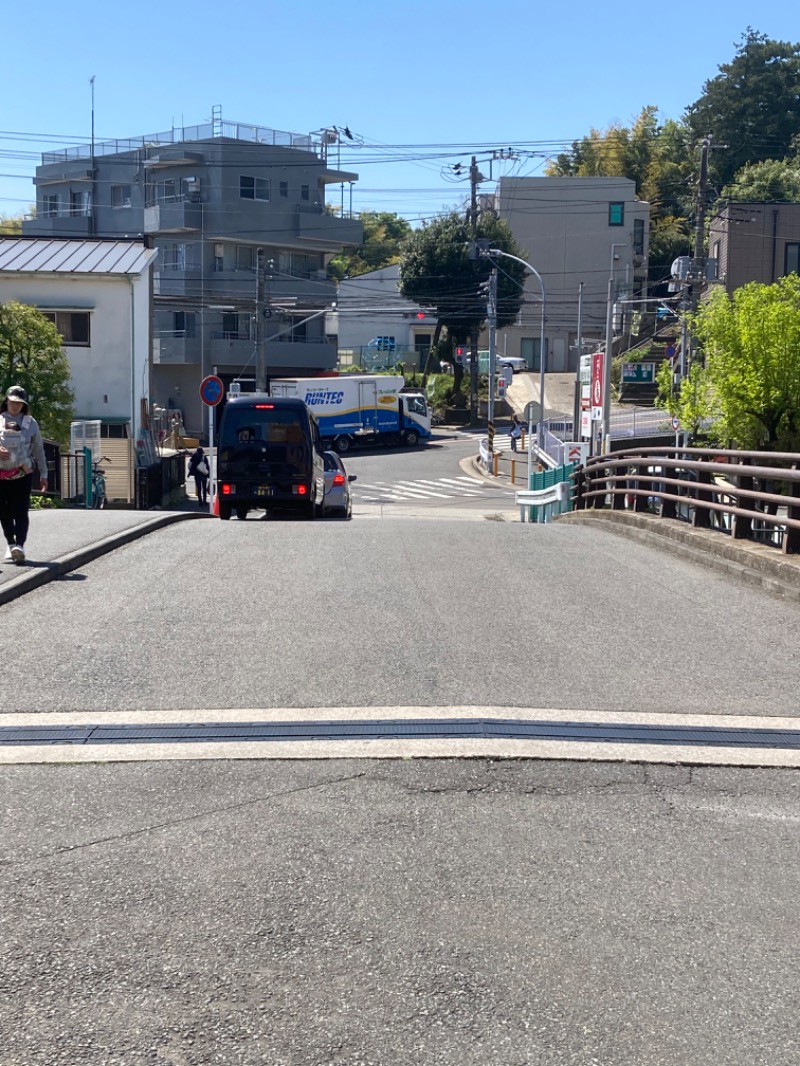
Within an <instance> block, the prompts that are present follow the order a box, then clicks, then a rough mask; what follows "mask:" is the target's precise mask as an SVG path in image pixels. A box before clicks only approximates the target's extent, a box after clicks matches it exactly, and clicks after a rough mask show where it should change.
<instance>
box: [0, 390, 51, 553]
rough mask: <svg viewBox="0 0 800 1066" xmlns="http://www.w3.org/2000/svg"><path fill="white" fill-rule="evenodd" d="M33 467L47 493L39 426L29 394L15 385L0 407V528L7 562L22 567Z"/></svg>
mask: <svg viewBox="0 0 800 1066" xmlns="http://www.w3.org/2000/svg"><path fill="white" fill-rule="evenodd" d="M34 467H35V468H36V470H37V473H38V478H39V481H38V485H39V488H40V489H41V491H42V492H46V491H47V459H46V458H45V454H44V443H43V442H42V435H41V433H40V432H39V424H38V423H37V421H36V419H35V418H34V417H33V416H32V415H30V414H29V413H28V394H27V393H26V392H25V390H24V389H23V388H22V386H21V385H12V386H11V387H10V388H9V390H8V392H6V395H5V398H4V400H3V402H2V404H0V526H1V527H2V530H3V536H4V537H5V538H6V543H7V544H8V547H7V548H6V554H5V559H4V561H5V562H7V563H12V562H13V563H16V564H17V566H22V564H23V563H24V562H25V541H26V540H27V538H28V526H29V522H30V520H29V518H28V511H29V509H30V505H31V487H32V485H33V473H34Z"/></svg>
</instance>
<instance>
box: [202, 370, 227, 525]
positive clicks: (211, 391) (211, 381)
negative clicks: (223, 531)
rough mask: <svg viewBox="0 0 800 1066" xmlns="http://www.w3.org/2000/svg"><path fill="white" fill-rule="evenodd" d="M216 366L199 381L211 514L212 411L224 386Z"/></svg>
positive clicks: (214, 492) (214, 474) (214, 487)
mask: <svg viewBox="0 0 800 1066" xmlns="http://www.w3.org/2000/svg"><path fill="white" fill-rule="evenodd" d="M216 371H217V368H216V367H214V373H213V374H209V375H208V377H205V378H203V380H202V381H201V382H200V399H201V400H202V401H203V403H204V404H205V405H206V407H207V408H208V437H209V441H208V465H209V473H210V475H211V476H210V478H209V486H210V489H211V491H210V492H209V494H208V509H209V512H210V513H211V514H213V513H214V498H215V497H216V495H217V463H216V455H215V452H214V411H215V409H216V407H217V404H220V403H222V398H223V396H224V395H225V386H224V385H223V384H222V379H221V378H218V377H217V373H216Z"/></svg>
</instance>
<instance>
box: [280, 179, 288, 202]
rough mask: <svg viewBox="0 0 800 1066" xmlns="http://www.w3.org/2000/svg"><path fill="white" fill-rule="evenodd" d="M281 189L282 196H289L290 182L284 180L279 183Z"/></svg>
mask: <svg viewBox="0 0 800 1066" xmlns="http://www.w3.org/2000/svg"><path fill="white" fill-rule="evenodd" d="M279 191H280V194H281V196H283V197H284V198H285V197H287V196H288V195H289V182H288V181H282V182H281V183H280V185H279Z"/></svg>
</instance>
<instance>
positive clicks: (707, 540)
mask: <svg viewBox="0 0 800 1066" xmlns="http://www.w3.org/2000/svg"><path fill="white" fill-rule="evenodd" d="M556 521H558V522H567V523H570V522H572V523H579V524H583V525H595V526H598V527H601V526H602V527H603V528H604V529H606V530H608V532H609V533H617V534H620V535H622V536H628V537H632V538H633V539H634V540H638V541H640V542H641V543H643V544H647V545H649V546H650V547H654V548H660V549H662V550H664V551H670V552H674V553H676V554H678V555H681V556H683V557H684V558H687V559H691V560H692V561H694V562H697V563H700V564H702V565H703V566H707V567H711V568H712V569H714V570H719V571H721V572H722V573H725V574H727V575H729V576H731V577H738V578H739V579H740V580H742V581H745V582H747V583H748V584H750V585H758V586H759V587H761V588H763V589H765V590H766V591H767V592H771V593H774V594H775V595H778V596H782V597H784V598H785V599H790V600H793V601H795V602H796V603H800V557H797V556H789V557H787V556H784V555H781V554H780V553H779V552H778V551H777V549H775V548H768V547H766V546H765V545H762V544H752V543H747V542H742V541H732V540H731V539H730V537H727V536H725V534H723V533H714V532H711V531H709V530H704V529H694V528H693V527H692V526H688V525H684V524H683V523H680V522H675V521H673V520H671V519H664V518H656V517H655V516H653V515H645V514H636V513H631V512H626V511H589V510H587V511H571V512H569V513H568V514H563V515H559V516H558V518H557V519H556ZM794 559H797V561H796V562H795V561H794Z"/></svg>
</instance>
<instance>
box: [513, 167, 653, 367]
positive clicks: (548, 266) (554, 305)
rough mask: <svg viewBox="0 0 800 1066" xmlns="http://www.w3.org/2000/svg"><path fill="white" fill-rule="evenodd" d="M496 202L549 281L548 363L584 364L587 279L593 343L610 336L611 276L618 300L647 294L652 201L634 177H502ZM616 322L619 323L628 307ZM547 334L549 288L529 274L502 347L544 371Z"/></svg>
mask: <svg viewBox="0 0 800 1066" xmlns="http://www.w3.org/2000/svg"><path fill="white" fill-rule="evenodd" d="M495 209H496V210H497V212H498V214H499V216H500V217H501V218H503V219H505V220H506V222H507V223H508V224H509V226H510V228H511V232H512V233H513V235H514V237H515V239H516V241H517V243H518V244H519V245H520V246H521V247H522V248H523V249H524V252H523V258H525V259H526V260H527V261H528V262H529V263H530V264H531V266H533V267H534V268H535V269H536V270H537V271H538V272H539V274H540V275H541V277H542V281H543V282H544V288H545V297H546V299H545V328H544V335H545V353H546V361H545V368H546V369H547V370H548V371H565V370H575V369H577V365H578V357H579V355H580V351H579V349H578V347H577V344H576V338H577V331H578V302H579V301H578V293H579V289H580V288H581V284H582V298H581V305H582V329H581V333H582V336H583V338H584V342H590V343H591V347H594V344H595V342H599V343H600V344H602V343H603V341H604V338H605V323H606V308H607V306H608V287H609V279H610V278H613V292H614V300H615V302H616V301H622V300H623V299H625V298H635V297H638V296H641V295H646V293H645V287H646V278H647V254H648V238H649V230H650V205H649V204H647V203H644V202H642V201H640V200H637V199H636V190H635V185H634V182H633V181H631V180H629V179H628V178H606V177H600V178H501V179H500V181H499V182H498V186H497V193H496V196H495ZM623 308H624V309H626V310H628V311H630V310H632V307H631V305H630V304H627V305H626V304H622V303H619V304H617V311H619V312H621V311H622V309H623ZM614 321H615V324H616V326H617V328H618V329H619V328H620V327H621V326H622V325H623V316H622V314H621V313H619V314H616V315H615V318H614ZM540 334H541V287H540V285H539V282H538V281H537V279H536V277H535V276H534V275H533V274H529V275H528V281H527V283H526V286H525V302H524V304H523V307H522V311H521V313H520V318H519V324H518V325H515V326H512V327H508V328H504V329H502V330H500V331H499V334H498V338H497V348H498V351H499V352H501V353H503V354H506V355H514V356H522V357H523V358H524V359H526V360H527V361H528V366H529V367H530V368H531V369H532V370H538V369H539V348H540ZM586 350H590V347H589V345H588V344H587V349H586Z"/></svg>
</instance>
